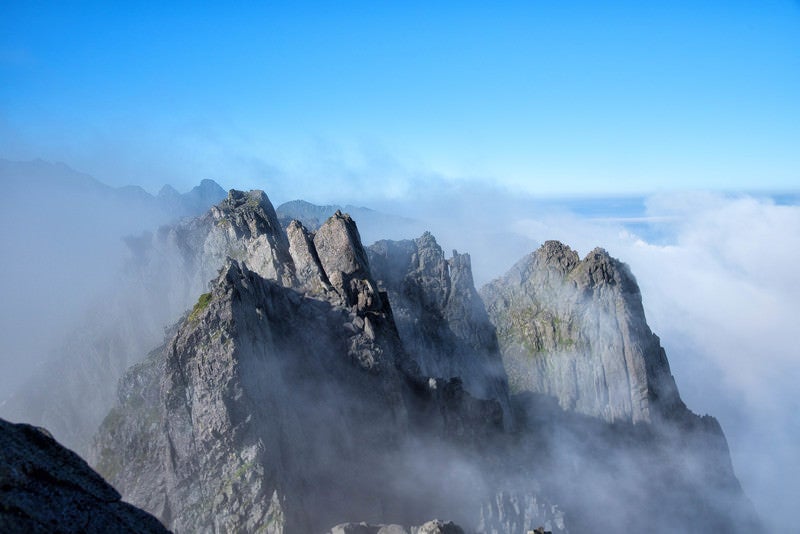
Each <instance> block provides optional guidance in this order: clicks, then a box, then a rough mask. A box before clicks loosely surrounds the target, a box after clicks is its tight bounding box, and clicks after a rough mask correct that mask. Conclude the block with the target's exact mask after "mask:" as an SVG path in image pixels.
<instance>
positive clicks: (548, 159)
mask: <svg viewBox="0 0 800 534" xmlns="http://www.w3.org/2000/svg"><path fill="white" fill-rule="evenodd" d="M123 4H127V5H123ZM145 4H147V3H146V2H140V3H133V2H131V3H122V2H103V3H96V4H92V3H76V4H68V3H66V2H57V3H50V4H48V3H44V2H8V1H5V2H3V4H2V11H3V15H2V17H0V82H1V83H0V157H4V158H7V159H30V158H36V157H40V158H44V159H48V160H52V161H63V162H65V163H67V164H69V165H71V166H73V167H75V168H78V169H79V170H82V171H85V172H88V173H90V174H93V175H94V176H95V177H97V178H98V179H100V180H103V181H105V182H108V183H112V184H123V183H139V184H142V185H144V186H145V187H147V188H148V189H150V190H153V191H154V190H157V189H158V187H159V186H160V185H161V184H163V183H165V182H170V183H173V184H175V185H176V186H178V187H179V188H181V187H183V188H187V187H189V185H191V184H193V183H196V182H198V181H199V180H200V179H202V178H213V179H216V180H218V181H219V182H220V183H222V184H223V186H226V187H230V186H237V187H254V186H258V187H262V188H264V189H267V191H269V190H270V185H273V186H274V187H276V188H280V190H281V191H282V192H283V194H286V195H291V194H293V193H294V192H295V191H296V195H297V196H305V197H307V198H312V199H315V200H326V198H321V197H325V196H326V195H327V197H330V198H329V200H339V199H338V198H335V197H337V196H339V197H347V196H348V195H351V196H355V197H358V198H366V197H369V195H366V197H365V193H364V188H365V185H364V184H365V183H368V184H370V186H371V187H373V188H374V192H372V193H370V194H371V195H376V196H381V195H384V196H403V195H409V194H413V193H414V192H415V188H416V187H417V185H415V184H419V183H420V182H422V183H424V182H425V180H427V179H429V178H431V177H436V178H437V179H441V180H444V181H455V182H457V181H461V180H467V181H478V182H487V183H491V184H493V185H497V186H500V187H505V188H509V189H511V190H514V191H523V192H528V193H533V194H539V195H558V194H568V195H571V194H619V193H622V194H626V193H650V192H657V191H664V190H673V189H687V188H702V189H712V190H753V189H756V190H758V189H760V190H787V189H788V190H794V189H797V188H798V185H800V3H798V2H797V1H770V0H759V1H749V2H748V1H735V0H734V1H725V2H713V1H708V2H660V3H651V2H623V1H620V2H605V3H604V2H571V1H566V2H564V1H539V2H535V1H531V2H518V3H516V2H515V3H507V4H505V5H504V6H503V7H499V6H488V5H487V3H474V4H473V3H469V2H466V3H465V2H459V3H455V2H453V3H448V2H438V3H428V2H420V3H413V2H402V3H396V4H395V5H393V6H386V5H378V4H381V3H347V2H338V3H301V2H293V3H287V4H286V5H276V4H272V3H249V2H248V3H241V4H239V5H236V6H232V5H230V4H228V5H225V6H222V5H218V6H216V7H203V8H198V7H197V6H193V5H190V4H185V5H180V4H179V3H174V4H171V5H170V6H168V7H164V6H162V5H160V4H161V3H156V2H152V3H150V5H149V6H148V5H145ZM373 4H374V5H373ZM309 190H314V191H315V192H314V193H309Z"/></svg>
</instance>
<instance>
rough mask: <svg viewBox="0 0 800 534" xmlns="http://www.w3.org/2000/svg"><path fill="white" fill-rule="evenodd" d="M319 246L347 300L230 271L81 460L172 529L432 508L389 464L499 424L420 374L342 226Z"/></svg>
mask: <svg viewBox="0 0 800 534" xmlns="http://www.w3.org/2000/svg"><path fill="white" fill-rule="evenodd" d="M337 232H338V234H337ZM325 235H326V237H325V238H324V239H325V240H326V241H325V246H322V247H320V248H321V252H320V253H319V257H320V259H321V262H322V263H323V265H328V266H329V269H330V270H326V273H327V275H328V276H329V277H330V278H333V279H334V280H338V279H337V278H336V277H335V276H331V274H330V273H337V272H338V273H343V276H342V277H341V278H340V279H341V280H342V281H343V282H342V283H341V284H338V282H337V286H336V287H337V288H338V289H339V290H341V291H342V292H343V293H344V294H346V295H347V298H346V299H345V300H344V301H342V300H341V299H340V298H339V297H338V295H337V296H335V298H333V301H332V302H331V301H327V300H324V299H320V298H311V297H312V296H310V295H308V294H303V293H301V292H298V291H297V290H295V289H290V288H285V287H282V286H280V285H278V284H277V283H275V282H274V281H270V280H266V279H264V278H262V277H261V276H259V275H258V274H257V273H256V272H254V271H250V270H249V269H248V268H247V267H246V266H244V265H241V264H239V263H238V262H235V261H233V262H231V263H229V264H228V265H227V266H226V267H225V268H224V269H223V270H222V272H221V273H220V275H219V276H218V278H217V279H216V281H215V282H214V283H213V284H212V291H211V294H210V295H207V296H206V295H204V296H203V297H202V298H201V299H200V300H199V301H198V303H197V305H196V306H195V308H194V309H193V311H192V312H191V313H190V314H189V315H188V316H187V317H186V318H185V319H184V321H183V322H182V324H181V325H180V326H179V328H178V329H177V332H176V334H175V336H174V337H173V338H172V339H171V341H170V342H169V343H168V344H167V345H166V346H165V347H164V348H163V349H162V350H161V351H157V352H155V353H153V354H152V355H151V356H150V357H149V358H148V359H147V360H146V361H145V362H144V363H142V364H140V365H139V366H137V367H135V368H133V369H132V370H131V371H130V372H129V373H128V374H127V375H126V376H125V378H124V379H123V380H122V382H121V387H120V403H119V405H118V407H117V408H115V409H114V410H112V412H111V413H110V414H109V416H108V417H107V418H106V420H105V421H104V423H103V425H102V427H101V430H100V433H99V435H98V438H97V441H96V444H95V447H94V451H93V456H92V461H93V463H94V465H96V466H97V468H98V470H99V471H100V472H101V473H103V474H104V475H105V476H107V477H108V478H109V480H111V481H112V483H113V484H115V486H116V487H118V488H119V489H120V491H122V493H123V494H124V495H125V496H126V498H127V499H129V500H130V501H131V502H134V503H136V504H139V505H141V506H142V507H143V508H145V509H147V510H150V511H152V512H153V513H154V514H155V515H157V516H158V517H159V518H161V520H162V521H163V522H164V523H165V524H167V525H168V526H170V528H173V529H175V530H176V531H178V532H193V531H197V530H204V529H216V530H222V531H225V530H237V529H243V530H245V531H255V530H257V529H262V530H264V531H266V532H313V531H320V530H321V529H323V528H325V526H326V525H330V524H334V523H337V522H339V521H341V520H343V519H346V518H347V517H361V518H368V519H369V518H373V519H380V518H381V517H385V516H389V517H391V516H396V517H399V518H400V519H404V518H408V517H413V516H414V515H415V513H421V512H420V511H436V510H438V508H437V506H438V505H439V503H436V504H434V505H432V504H431V503H430V501H429V500H428V499H427V498H426V497H427V495H428V494H427V492H424V491H423V492H420V490H419V488H414V491H413V492H412V491H410V490H404V489H403V487H402V485H403V484H406V483H407V481H405V480H404V479H403V477H402V476H400V477H399V478H398V474H397V473H396V472H395V471H396V469H398V468H401V466H402V460H401V459H402V458H412V456H413V455H412V453H411V451H412V450H414V448H415V447H418V446H420V443H421V442H420V440H422V439H436V440H441V439H443V438H444V437H448V439H449V440H450V441H452V442H454V443H461V444H463V445H464V446H465V448H466V449H467V450H468V449H469V444H471V443H477V442H479V441H481V440H486V439H488V436H491V435H492V434H494V433H495V432H497V431H499V429H500V428H502V412H501V410H500V408H499V406H498V405H497V403H495V402H491V401H479V400H476V399H473V398H471V397H469V396H468V395H466V394H465V393H464V392H463V390H462V389H461V388H460V383H459V382H458V381H457V380H451V381H443V380H436V379H427V378H425V377H423V376H422V375H420V374H419V372H418V368H417V366H416V365H414V363H413V361H411V360H409V359H408V356H407V355H406V354H405V351H404V350H403V349H402V346H401V344H400V341H399V338H398V336H397V333H396V330H395V327H394V323H393V322H392V319H391V314H390V311H389V310H388V308H384V309H378V308H377V305H378V304H377V303H380V302H383V301H381V300H378V299H376V298H374V297H376V296H377V295H375V294H374V293H373V292H372V290H371V288H370V286H369V284H366V283H363V281H364V280H367V281H368V280H369V278H368V277H367V278H360V277H358V274H359V273H361V274H363V275H365V276H366V274H368V273H364V272H362V271H360V270H359V269H361V268H363V267H364V265H363V264H361V263H360V262H359V261H358V258H365V257H366V256H365V254H364V251H363V249H362V248H361V246H360V243H358V242H357V241H351V239H350V238H351V237H352V234H351V233H350V231H349V228H348V223H347V221H346V220H341V221H338V222H337V221H334V223H333V224H332V228H331V232H330V234H325ZM317 237H318V238H319V233H318V234H317ZM336 247H340V249H339V250H338V251H337V250H334V249H335V248H336ZM343 257H344V258H349V260H346V261H345V260H343V261H341V262H340V263H336V262H331V260H334V259H336V258H343ZM345 280H347V281H348V282H347V283H345V282H344V281H345ZM353 281H358V282H357V283H356V284H351V283H350V282H353ZM362 303H363V304H364V305H363V306H362ZM414 429H418V431H415V430H414ZM412 438H413V439H412ZM415 462H423V461H422V460H419V459H418V458H416V459H415ZM423 463H424V462H423ZM395 479H397V481H395ZM423 486H425V484H423ZM430 486H432V487H437V486H436V483H433V484H430ZM443 500H444V501H447V498H444V499H443ZM414 511H416V512H414Z"/></svg>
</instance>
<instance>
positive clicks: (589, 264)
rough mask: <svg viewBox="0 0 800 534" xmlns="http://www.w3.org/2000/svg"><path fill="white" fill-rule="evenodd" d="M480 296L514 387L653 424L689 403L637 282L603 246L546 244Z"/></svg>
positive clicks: (593, 411) (577, 407)
mask: <svg viewBox="0 0 800 534" xmlns="http://www.w3.org/2000/svg"><path fill="white" fill-rule="evenodd" d="M481 296H482V298H483V300H484V302H485V303H486V309H487V311H488V313H489V317H490V319H491V321H492V322H493V323H494V325H495V326H496V328H497V335H498V338H499V341H500V347H501V350H502V354H503V362H504V364H505V366H506V370H507V372H508V375H509V381H510V385H511V389H512V391H515V392H520V391H532V392H537V393H544V394H547V395H552V396H554V397H556V398H558V400H559V403H560V404H561V406H562V407H564V408H565V409H568V410H575V411H577V412H580V413H584V414H588V415H594V416H598V417H602V418H604V419H605V420H607V421H610V422H613V421H632V422H646V421H651V420H652V418H653V416H654V412H659V411H660V412H664V411H667V412H668V411H671V410H674V409H681V408H682V407H683V403H682V402H681V401H680V397H679V396H678V391H677V388H676V386H675V381H674V379H673V377H672V375H671V373H670V369H669V364H668V362H667V358H666V355H665V354H664V350H663V349H662V348H661V345H660V342H659V339H658V337H657V336H656V335H655V334H653V333H652V332H651V331H650V329H649V327H648V326H647V323H646V321H645V317H644V310H643V309H642V301H641V293H640V292H639V287H638V285H637V284H636V280H635V279H634V277H633V275H632V274H631V273H630V271H629V269H628V267H627V266H626V265H625V264H623V263H621V262H619V261H618V260H616V259H613V258H611V257H610V256H609V255H608V254H607V253H606V252H605V251H604V250H602V249H595V250H593V251H592V252H591V253H589V254H588V255H587V256H586V258H584V259H583V260H582V261H581V260H580V258H579V257H578V255H577V253H575V252H574V251H573V250H571V249H570V248H569V247H567V246H565V245H563V244H561V243H558V242H556V241H548V242H546V243H545V244H544V245H543V246H542V247H541V248H540V249H539V250H537V251H536V252H534V253H532V254H531V255H529V256H527V257H526V258H523V259H522V260H521V261H520V262H519V263H517V264H516V265H515V266H514V267H513V268H512V269H511V270H510V271H509V272H508V273H507V274H506V275H505V276H503V277H502V278H499V279H498V280H495V281H493V282H491V283H490V284H488V285H486V286H485V287H484V288H482V289H481Z"/></svg>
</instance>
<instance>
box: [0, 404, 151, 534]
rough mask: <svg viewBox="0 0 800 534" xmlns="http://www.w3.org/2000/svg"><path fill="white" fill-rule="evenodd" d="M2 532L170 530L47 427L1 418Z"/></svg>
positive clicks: (0, 487)
mask: <svg viewBox="0 0 800 534" xmlns="http://www.w3.org/2000/svg"><path fill="white" fill-rule="evenodd" d="M0 531H2V532H5V533H9V534H12V533H26V534H27V533H45V532H64V533H67V532H74V533H76V534H77V533H98V534H99V533H106V532H131V533H134V532H140V533H145V532H152V533H161V532H164V533H166V532H167V530H166V529H165V528H164V527H163V526H162V525H161V523H159V522H158V521H157V520H156V519H155V518H154V517H153V516H151V515H150V514H147V513H145V512H143V511H141V510H139V509H138V508H135V507H133V506H131V505H129V504H127V503H125V502H122V500H121V497H120V494H119V493H117V491H116V490H114V488H112V487H111V486H109V485H108V484H107V483H106V482H105V481H104V480H103V479H102V478H101V477H100V476H99V475H98V474H97V473H95V472H94V471H92V469H91V468H90V467H89V466H88V465H87V464H86V462H84V461H83V460H82V459H81V458H80V457H79V456H78V455H77V454H75V453H73V452H72V451H70V450H68V449H66V448H64V447H62V446H61V445H59V444H58V442H56V441H55V440H54V439H53V438H52V437H51V436H50V434H49V433H48V432H47V431H46V430H44V429H42V428H37V427H33V426H30V425H24V424H12V423H9V422H8V421H5V420H3V419H0Z"/></svg>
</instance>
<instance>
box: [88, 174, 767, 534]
mask: <svg viewBox="0 0 800 534" xmlns="http://www.w3.org/2000/svg"><path fill="white" fill-rule="evenodd" d="M130 244H131V248H132V251H133V252H134V254H133V260H132V263H131V265H130V266H129V269H130V271H131V272H132V273H135V277H136V278H137V279H139V280H142V281H143V286H147V287H148V289H147V290H146V291H144V292H143V293H142V294H143V295H145V297H143V301H146V302H150V303H160V304H163V305H164V306H165V307H167V308H169V309H171V310H183V311H182V312H177V311H176V312H175V317H174V318H175V319H177V321H173V324H172V326H170V327H169V328H168V329H167V330H166V337H165V338H164V339H163V341H162V342H161V344H160V346H159V347H158V348H156V349H155V350H152V351H150V352H149V354H147V356H145V355H144V352H143V353H142V355H141V356H140V357H139V358H138V359H137V361H136V363H135V364H134V365H132V366H129V367H128V369H127V370H126V371H125V372H124V373H122V376H121V379H120V380H119V384H118V388H117V390H116V396H115V397H116V398H115V400H114V402H109V403H108V404H109V405H108V406H107V408H106V414H105V417H104V418H103V419H102V423H101V421H99V420H98V421H97V423H98V424H99V430H98V431H97V433H96V435H95V436H94V437H93V438H92V444H91V447H90V448H89V459H90V463H91V464H92V465H93V466H94V467H95V468H96V469H97V470H98V472H99V473H100V474H102V475H103V476H104V477H105V478H106V479H107V480H108V481H109V482H110V483H111V484H112V485H113V486H114V487H115V488H116V489H117V490H118V491H119V492H120V493H121V494H122V496H123V497H124V498H125V499H126V500H127V501H128V502H130V503H132V504H133V505H135V506H139V507H141V508H142V509H144V510H146V511H148V512H149V513H152V514H153V515H154V516H156V517H157V518H158V519H159V520H160V521H161V522H163V524H164V525H166V526H167V528H169V529H172V530H174V531H175V532H179V533H180V532H269V533H305V532H387V533H388V532H458V531H461V529H463V531H464V532H473V533H503V532H528V531H535V532H538V531H541V532H545V531H547V532H559V533H563V532H573V533H579V532H590V531H598V530H599V531H601V532H603V531H608V532H655V533H661V532H664V533H666V532H674V531H679V532H718V531H726V532H750V531H752V530H754V529H758V528H760V527H759V523H758V519H757V517H756V516H755V513H754V512H753V510H752V506H751V505H750V504H749V501H748V500H747V499H746V497H745V496H744V494H743V492H742V490H741V487H740V486H739V483H738V481H737V479H736V477H735V475H734V472H733V467H732V465H731V462H730V455H729V452H728V448H727V443H726V440H725V437H724V434H723V433H722V430H721V428H720V427H719V424H718V423H717V422H716V420H715V419H713V418H712V417H709V416H698V415H696V414H694V413H692V412H691V411H690V410H689V409H688V408H687V407H686V406H685V405H684V403H683V402H682V401H681V399H680V396H679V394H678V390H677V387H676V385H675V381H674V379H673V378H672V375H671V373H670V370H669V365H668V363H667V359H666V355H665V353H664V351H663V349H662V348H661V346H660V342H659V339H658V338H657V337H656V336H655V335H654V334H653V333H652V332H651V331H650V329H649V327H648V326H647V323H646V321H645V317H644V312H643V308H642V302H641V295H640V292H639V289H638V286H637V284H636V281H635V279H634V278H633V275H632V274H631V273H630V271H629V269H628V268H627V267H626V266H625V265H624V264H623V263H621V262H619V261H618V260H616V259H614V258H611V257H610V256H609V255H608V254H607V253H606V252H604V251H603V250H602V249H596V250H594V251H592V252H591V253H590V254H589V255H587V256H586V257H585V258H584V259H583V260H581V259H580V257H579V256H578V254H577V253H576V252H574V251H572V250H571V249H569V247H567V246H565V245H563V244H561V243H557V242H547V243H545V245H543V246H542V248H540V249H539V250H537V251H535V252H534V253H532V254H531V255H529V256H528V257H526V258H523V259H522V260H521V261H520V262H519V263H518V264H517V265H516V266H514V268H512V269H511V271H509V273H507V274H506V275H505V276H503V277H501V278H499V279H498V280H495V281H493V282H491V283H490V284H488V285H487V286H486V287H484V288H483V289H482V290H481V291H480V292H478V291H477V290H476V288H475V286H474V282H473V278H472V272H471V260H470V257H469V255H467V254H459V253H457V252H455V251H453V254H452V256H451V257H449V258H448V257H446V256H445V254H444V252H443V251H442V249H441V247H440V246H439V245H438V243H437V242H436V240H435V238H434V237H433V236H432V235H431V234H429V233H425V234H423V235H422V236H420V237H419V238H417V239H413V240H402V241H386V240H384V241H379V242H377V243H375V244H373V245H371V246H369V247H365V246H364V245H363V243H362V240H361V234H360V232H359V229H358V226H357V224H356V221H355V220H354V219H353V218H352V217H350V216H349V215H347V214H345V213H342V212H341V211H338V210H337V211H335V212H333V213H332V214H331V215H330V217H328V218H327V219H326V220H325V221H324V222H320V223H319V224H318V225H316V224H315V226H314V227H313V228H308V227H306V226H304V225H303V223H302V222H301V221H297V220H292V221H288V222H287V221H280V220H279V219H278V216H277V214H276V212H275V210H274V209H273V207H272V204H271V202H270V201H269V199H268V198H267V196H266V194H264V193H263V192H261V191H250V192H241V191H235V190H232V191H230V192H229V193H228V196H227V198H226V199H225V200H223V201H222V202H220V203H219V204H217V205H216V206H214V207H213V208H211V210H209V211H208V212H207V213H206V214H204V215H202V216H200V217H198V218H195V219H189V220H185V221H183V222H181V223H178V224H175V225H172V226H168V227H163V228H162V229H160V230H159V231H158V232H156V233H154V234H149V235H144V236H141V237H140V238H137V239H136V240H133V241H131V243H130ZM97 387H101V388H109V389H111V388H112V386H111V385H109V384H100V385H98V386H97ZM100 423H101V424H100ZM434 517H438V518H444V519H445V520H446V521H430V519H431V518H434ZM451 520H452V521H453V522H454V523H455V524H453V523H449V521H451ZM456 524H457V525H460V527H456V526H455V525H456ZM400 525H421V526H420V527H403V526H400Z"/></svg>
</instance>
